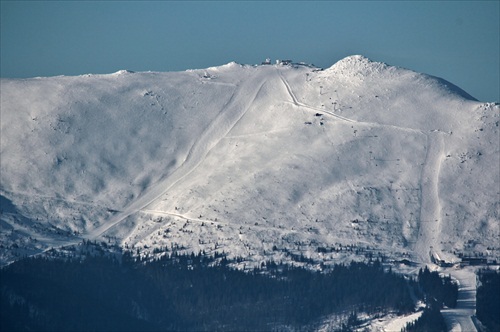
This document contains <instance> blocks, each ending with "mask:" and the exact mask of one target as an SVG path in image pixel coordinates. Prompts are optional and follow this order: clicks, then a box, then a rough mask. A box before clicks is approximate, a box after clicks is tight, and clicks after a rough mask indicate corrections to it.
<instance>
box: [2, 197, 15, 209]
mask: <svg viewBox="0 0 500 332" xmlns="http://www.w3.org/2000/svg"><path fill="white" fill-rule="evenodd" d="M0 213H17V208H16V206H15V205H14V204H12V201H11V200H10V199H8V198H6V197H5V196H3V195H0Z"/></svg>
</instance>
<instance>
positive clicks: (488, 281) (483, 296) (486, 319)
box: [476, 270, 500, 331]
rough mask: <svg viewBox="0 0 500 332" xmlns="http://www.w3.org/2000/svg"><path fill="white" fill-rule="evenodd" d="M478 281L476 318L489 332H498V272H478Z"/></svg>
mask: <svg viewBox="0 0 500 332" xmlns="http://www.w3.org/2000/svg"><path fill="white" fill-rule="evenodd" d="M479 281H480V282H481V285H480V286H479V287H478V289H477V293H476V316H477V318H478V319H479V320H480V321H481V323H482V324H483V325H484V326H486V327H487V328H488V330H489V331H500V272H498V271H491V270H483V271H480V272H479Z"/></svg>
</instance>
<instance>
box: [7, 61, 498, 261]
mask: <svg viewBox="0 0 500 332" xmlns="http://www.w3.org/2000/svg"><path fill="white" fill-rule="evenodd" d="M499 113H500V112H499V106H498V104H495V103H484V102H479V101H477V100H475V99H474V98H472V97H471V96H470V95H468V94H467V93H466V92H464V91H462V90H461V89H459V88H458V87H456V86H454V85H453V84H451V83H449V82H446V81H444V80H442V79H440V78H436V77H432V76H429V75H425V74H420V73H416V72H413V71H411V70H407V69H402V68H398V67H393V66H389V65H386V64H383V63H378V62H372V61H370V60H368V59H366V58H364V57H362V56H351V57H347V58H345V59H343V60H341V61H339V62H337V63H336V64H334V65H333V66H332V67H330V68H327V69H325V70H321V69H319V68H315V67H314V66H310V65H306V64H302V63H301V64H290V65H261V66H249V65H240V64H237V63H234V62H233V63H229V64H227V65H223V66H219V67H211V68H207V69H203V70H189V71H185V72H172V73H157V72H142V73H134V72H129V71H119V72H117V73H114V74H109V75H83V76H77V77H64V76H61V77H50V78H33V79H2V80H1V145H0V158H1V174H0V181H1V182H0V195H1V196H0V199H1V210H2V213H1V216H0V238H1V248H0V251H1V257H0V258H1V263H2V264H5V263H7V262H9V261H12V260H15V259H16V257H21V256H22V255H31V254H35V253H37V252H41V251H44V250H46V249H48V248H51V247H59V246H63V245H68V244H77V243H79V242H81V241H82V240H83V239H89V240H98V241H106V242H117V243H119V244H120V245H122V246H123V247H126V248H128V249H134V252H138V253H139V254H142V255H144V254H147V253H149V254H152V253H153V252H156V253H157V252H158V251H160V249H162V248H168V249H170V248H172V247H176V248H179V250H183V251H186V252H190V251H194V252H198V251H203V250H204V251H205V252H207V253H211V252H214V251H218V252H222V251H224V252H226V253H228V254H229V256H230V257H231V256H232V257H235V256H241V257H244V258H246V259H247V261H246V262H245V264H249V263H252V264H260V263H261V262H262V261H265V260H269V259H274V260H282V261H288V260H294V259H296V257H297V256H298V255H301V254H302V255H304V256H305V257H308V258H312V259H313V260H315V261H318V262H319V261H323V262H325V263H326V264H328V262H332V261H337V262H338V260H340V259H352V258H356V257H357V256H359V255H364V254H366V251H370V252H372V253H374V254H383V255H385V256H388V257H391V258H394V259H402V258H408V259H413V260H417V261H420V262H426V261H428V260H429V251H430V250H432V251H434V252H436V253H438V254H440V256H442V257H444V259H446V260H454V259H456V256H457V255H458V254H459V253H466V254H470V253H474V252H481V253H482V254H484V255H488V257H491V258H494V259H498V258H499V257H500V246H499V244H498V238H499V235H500V226H499V220H500V217H499V216H500V203H499V201H500V187H499V186H500V170H499V165H500V153H499V152H500V149H499V146H500V143H499V122H500V114H499Z"/></svg>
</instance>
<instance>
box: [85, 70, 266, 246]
mask: <svg viewBox="0 0 500 332" xmlns="http://www.w3.org/2000/svg"><path fill="white" fill-rule="evenodd" d="M265 81H266V76H265V75H259V73H258V72H257V73H255V74H253V76H251V77H250V78H249V79H248V80H245V81H243V83H242V84H241V86H239V88H237V89H236V91H235V92H234V93H233V95H232V96H231V98H230V100H229V101H228V103H227V104H226V105H225V106H224V108H223V109H222V110H221V112H220V113H219V114H218V115H217V117H216V118H215V119H214V120H213V121H212V122H211V123H210V125H209V126H208V127H207V128H206V129H205V131H204V132H203V133H202V134H201V136H200V137H199V139H198V140H197V141H196V142H195V143H194V144H193V146H192V147H191V149H190V150H189V153H188V155H187V157H186V159H185V160H184V162H183V163H182V164H181V165H180V166H179V167H178V168H177V169H175V170H174V171H173V172H172V173H171V174H170V175H168V176H167V177H165V178H164V179H163V180H161V181H159V182H158V183H156V184H155V185H154V186H152V187H150V188H149V189H147V190H146V191H145V192H144V193H143V194H142V195H141V196H140V197H139V198H138V199H136V200H135V201H133V202H132V203H131V204H129V205H128V206H127V207H125V208H124V209H123V210H122V211H120V212H119V213H118V214H117V215H115V216H113V217H112V218H111V219H110V220H108V221H106V222H105V223H104V224H103V225H101V226H100V227H98V228H96V229H94V230H93V231H91V232H89V233H88V234H87V235H85V236H84V237H85V238H88V239H95V238H98V237H99V236H101V235H102V234H104V233H105V232H106V231H108V230H109V229H110V228H112V227H114V226H116V225H117V224H119V223H120V222H122V221H123V220H125V219H126V218H128V217H129V216H131V215H132V214H135V213H137V212H138V211H140V210H141V209H143V208H145V207H147V206H148V205H149V204H151V203H152V202H154V201H155V200H156V199H158V198H159V197H161V196H162V195H163V194H165V193H166V192H167V191H168V190H169V189H170V188H171V187H172V186H174V185H175V184H176V183H177V182H179V181H181V180H182V179H183V178H184V177H186V176H187V175H189V174H190V173H191V172H193V171H194V170H195V169H196V168H197V167H198V166H199V165H200V164H201V162H202V161H203V160H204V158H205V156H206V155H207V154H208V153H209V152H210V150H212V149H213V148H214V146H216V145H217V143H218V142H219V141H220V140H221V139H222V138H224V137H225V136H226V135H227V133H229V132H230V131H231V129H232V128H233V127H234V126H235V125H236V123H237V122H238V121H239V120H240V119H241V118H242V117H243V115H244V114H245V113H246V111H247V110H248V108H249V107H250V106H251V105H252V103H253V101H254V100H255V98H256V97H257V95H258V94H259V92H260V90H261V89H262V87H263V85H264V83H265Z"/></svg>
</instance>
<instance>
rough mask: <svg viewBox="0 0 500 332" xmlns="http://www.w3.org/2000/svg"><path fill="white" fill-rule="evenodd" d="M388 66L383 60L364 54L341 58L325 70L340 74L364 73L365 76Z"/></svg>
mask: <svg viewBox="0 0 500 332" xmlns="http://www.w3.org/2000/svg"><path fill="white" fill-rule="evenodd" d="M388 67H389V66H388V65H387V64H385V63H383V62H375V61H372V60H370V59H368V58H366V57H364V56H363V55H351V56H348V57H345V58H343V59H342V60H339V61H338V62H336V63H335V64H334V65H333V66H331V67H330V68H328V69H326V70H325V71H327V72H334V73H339V74H352V75H356V74H362V75H363V76H367V75H369V74H372V73H374V72H377V73H379V72H381V71H383V70H385V69H387V68H388Z"/></svg>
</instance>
